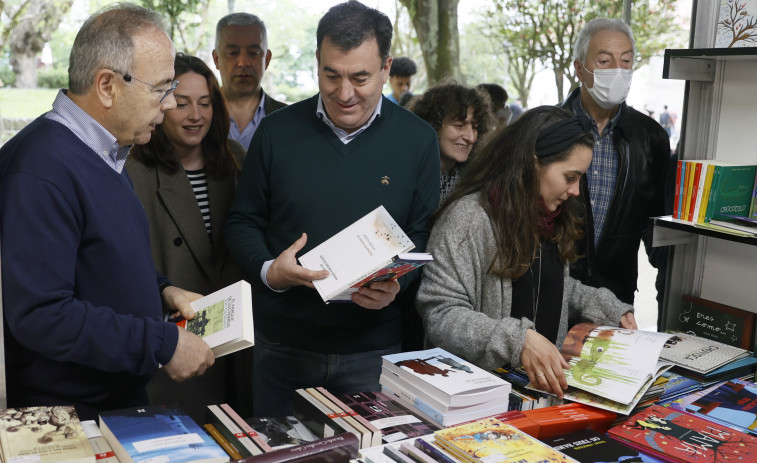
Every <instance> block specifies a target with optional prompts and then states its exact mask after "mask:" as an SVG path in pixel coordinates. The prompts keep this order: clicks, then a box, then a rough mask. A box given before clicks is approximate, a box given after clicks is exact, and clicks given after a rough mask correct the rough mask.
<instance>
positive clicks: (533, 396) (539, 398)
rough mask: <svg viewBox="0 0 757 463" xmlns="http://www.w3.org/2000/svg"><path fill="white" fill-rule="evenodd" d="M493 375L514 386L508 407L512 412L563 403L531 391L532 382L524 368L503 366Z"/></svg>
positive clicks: (549, 396)
mask: <svg viewBox="0 0 757 463" xmlns="http://www.w3.org/2000/svg"><path fill="white" fill-rule="evenodd" d="M493 373H494V374H495V375H497V376H499V377H500V378H502V379H504V380H505V381H507V382H509V383H510V385H511V386H512V390H511V391H510V397H509V406H508V408H509V409H510V410H535V409H537V408H543V407H551V406H553V405H560V404H561V403H563V401H562V400H560V399H558V398H557V397H555V396H553V395H549V394H546V393H544V392H539V391H535V390H532V389H529V388H528V384H529V383H530V380H529V379H528V373H526V370H524V369H523V367H516V368H513V367H508V366H501V367H499V368H496V369H495V370H494V371H493Z"/></svg>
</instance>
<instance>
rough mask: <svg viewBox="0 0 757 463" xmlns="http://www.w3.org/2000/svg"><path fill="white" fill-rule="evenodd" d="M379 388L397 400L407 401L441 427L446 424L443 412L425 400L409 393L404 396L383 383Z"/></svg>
mask: <svg viewBox="0 0 757 463" xmlns="http://www.w3.org/2000/svg"><path fill="white" fill-rule="evenodd" d="M381 389H382V392H383V393H384V394H386V395H388V396H389V397H392V398H394V399H397V400H403V401H405V402H407V403H408V404H411V405H412V406H413V407H415V408H416V409H418V411H420V412H421V413H424V414H425V415H426V416H428V417H429V418H430V419H432V420H433V421H434V422H435V423H436V424H438V425H439V426H442V427H444V426H446V424H445V423H444V414H443V413H441V412H439V411H437V410H434V409H433V408H431V406H430V405H428V404H427V403H426V402H424V401H422V400H421V399H419V398H417V397H412V396H410V395H407V396H405V395H400V394H397V393H396V392H394V391H392V390H391V389H389V388H388V387H386V386H385V385H383V384H382V385H381Z"/></svg>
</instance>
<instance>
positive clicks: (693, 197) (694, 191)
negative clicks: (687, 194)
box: [684, 162, 702, 222]
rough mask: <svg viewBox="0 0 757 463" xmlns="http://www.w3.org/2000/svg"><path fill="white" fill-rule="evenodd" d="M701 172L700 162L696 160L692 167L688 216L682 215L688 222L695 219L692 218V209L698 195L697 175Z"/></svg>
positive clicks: (694, 206)
mask: <svg viewBox="0 0 757 463" xmlns="http://www.w3.org/2000/svg"><path fill="white" fill-rule="evenodd" d="M701 174H702V163H701V162H697V165H696V167H695V168H694V183H693V187H692V189H691V202H690V203H689V210H688V213H689V214H688V216H686V217H684V219H685V220H688V221H689V222H691V221H694V222H696V219H694V209H695V208H696V204H697V196H698V195H699V193H700V192H699V190H698V189H697V186H698V185H699V176H700V175H701Z"/></svg>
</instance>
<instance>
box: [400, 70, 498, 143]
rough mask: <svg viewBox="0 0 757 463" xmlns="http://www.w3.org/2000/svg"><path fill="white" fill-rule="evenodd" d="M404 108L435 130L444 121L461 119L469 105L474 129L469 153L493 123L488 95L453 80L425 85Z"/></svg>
mask: <svg viewBox="0 0 757 463" xmlns="http://www.w3.org/2000/svg"><path fill="white" fill-rule="evenodd" d="M407 108H408V109H409V110H410V111H412V112H413V113H415V114H416V115H417V116H418V117H420V118H421V119H423V120H424V121H426V122H428V123H429V124H430V125H431V127H433V128H434V130H436V132H437V133H438V132H439V131H440V130H441V129H442V125H443V124H444V123H445V122H451V121H452V122H454V121H464V120H465V118H466V117H468V108H473V125H474V126H475V127H476V129H477V131H478V139H477V140H476V143H475V144H474V145H473V150H472V151H471V154H473V153H475V151H476V146H477V145H478V144H479V143H478V141H479V140H481V139H482V137H483V136H484V135H486V133H487V132H488V131H489V130H490V129H491V127H493V126H494V124H495V121H494V114H492V111H491V100H489V95H488V94H486V92H484V91H482V90H477V89H474V88H468V87H464V86H462V85H459V84H457V83H456V82H453V81H449V82H444V83H441V84H437V85H435V86H433V87H431V88H429V89H428V90H426V92H425V93H423V95H421V96H418V97H415V98H413V99H412V100H410V103H408V106H407Z"/></svg>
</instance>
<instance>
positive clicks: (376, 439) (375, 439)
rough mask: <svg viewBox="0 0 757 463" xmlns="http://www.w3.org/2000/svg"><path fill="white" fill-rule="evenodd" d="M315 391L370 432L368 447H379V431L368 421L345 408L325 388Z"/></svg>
mask: <svg viewBox="0 0 757 463" xmlns="http://www.w3.org/2000/svg"><path fill="white" fill-rule="evenodd" d="M316 390H318V391H319V392H320V393H321V394H323V395H324V396H325V397H328V398H329V400H331V401H332V402H334V403H335V404H336V405H337V406H338V407H339V408H341V409H342V410H344V411H345V412H346V413H347V414H348V415H350V416H352V417H353V418H355V421H357V422H358V423H360V424H362V425H363V426H365V428H366V429H368V430H369V431H370V432H371V436H372V437H371V444H370V447H374V446H376V445H381V430H380V429H379V428H377V427H376V426H374V425H373V423H371V422H370V421H368V420H366V419H365V418H363V417H362V416H361V415H360V414H359V413H357V412H356V411H355V410H353V409H352V408H351V407H349V406H347V405H346V404H345V403H344V402H342V401H341V400H339V398H337V397H336V396H335V395H334V394H332V393H330V392H329V391H328V390H326V388H324V387H320V386H319V387H317V388H316Z"/></svg>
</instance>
